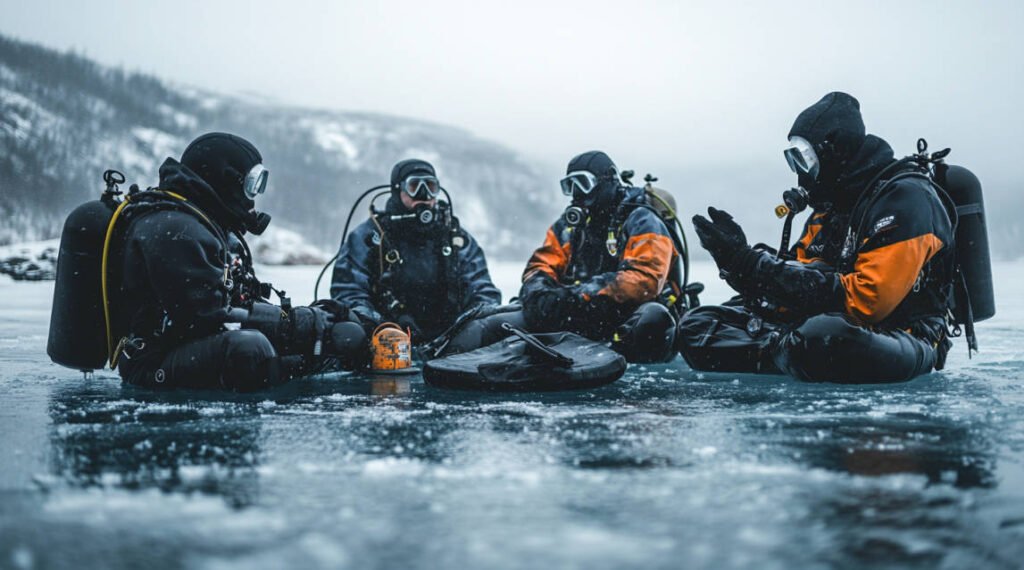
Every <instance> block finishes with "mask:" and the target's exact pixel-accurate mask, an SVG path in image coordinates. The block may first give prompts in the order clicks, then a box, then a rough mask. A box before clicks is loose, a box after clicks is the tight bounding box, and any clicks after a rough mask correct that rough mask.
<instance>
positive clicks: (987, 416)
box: [0, 264, 1024, 570]
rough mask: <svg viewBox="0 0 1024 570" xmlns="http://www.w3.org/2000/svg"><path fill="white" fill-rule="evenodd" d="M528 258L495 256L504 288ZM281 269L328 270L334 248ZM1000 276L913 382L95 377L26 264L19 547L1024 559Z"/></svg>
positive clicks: (848, 562) (13, 391)
mask: <svg viewBox="0 0 1024 570" xmlns="http://www.w3.org/2000/svg"><path fill="white" fill-rule="evenodd" d="M520 270H521V266H520V265H519V264H502V265H498V266H496V267H495V268H494V276H495V279H496V281H497V282H498V283H499V285H500V286H501V287H502V289H503V291H504V293H505V296H506V298H507V297H508V296H509V295H510V294H513V293H514V289H515V280H516V278H517V274H518V272H519V271H520ZM261 271H263V275H264V277H265V278H268V279H271V280H273V281H275V283H276V284H277V285H278V286H280V287H284V288H286V289H288V290H289V293H290V294H292V295H293V297H294V298H295V299H296V301H297V302H306V301H308V300H309V298H310V297H311V295H312V280H313V279H314V278H315V274H316V269H315V268H311V267H298V268H283V267H268V268H261ZM695 274H696V275H697V276H699V277H701V278H703V279H705V280H706V283H707V284H708V285H709V290H710V291H709V293H708V294H706V295H705V301H706V302H712V301H714V300H716V299H720V298H723V297H724V296H725V295H726V291H725V289H724V288H723V287H722V286H721V285H720V284H719V283H718V282H717V280H713V279H711V278H710V277H711V276H713V275H714V272H713V271H712V268H710V267H709V266H707V265H702V264H700V265H698V267H697V268H696V269H695ZM996 276H997V287H998V299H999V303H998V309H999V314H998V315H997V316H996V317H995V318H994V319H992V320H991V321H989V322H986V323H983V324H982V325H981V326H980V327H979V335H980V340H981V343H982V352H981V353H980V354H978V355H975V357H974V359H973V360H968V359H967V357H966V350H965V349H964V346H963V343H962V342H958V344H957V346H956V347H955V348H954V351H953V353H952V355H951V359H950V363H949V368H948V369H947V371H945V372H943V373H939V374H933V375H930V376H928V377H924V378H921V379H918V380H916V381H914V382H910V383H907V384H902V385H896V386H862V387H846V386H836V385H828V384H824V385H807V384H800V383H797V382H793V381H790V380H787V379H784V378H779V377H753V376H745V375H730V374H696V373H694V372H692V371H690V370H689V369H688V368H687V367H686V366H685V364H683V363H682V362H679V361H677V362H674V363H671V364H669V365H663V366H643V367H639V366H637V367H633V368H632V369H631V370H630V371H629V372H628V373H627V375H626V376H625V377H624V378H623V379H622V380H620V381H619V382H616V383H615V384H613V385H611V386H608V387H606V388H602V389H600V390H596V391H593V392H573V393H560V394H523V395H489V394H475V393H464V392H445V391H441V390H436V389H433V388H429V387H427V386H425V385H424V384H423V383H422V381H421V380H419V379H418V378H413V379H412V380H411V381H407V380H404V379H400V380H394V379H386V378H376V379H375V378H367V377H363V376H359V375H354V374H343V375H335V376H328V377H320V378H313V379H306V380H301V381H298V382H296V383H294V384H293V385H290V386H286V387H283V388H281V389H279V390H276V391H272V392H267V393H262V394H255V395H245V396H241V395H232V394H219V393H213V392H209V393H204V392H180V393H157V392H148V391H144V390H138V389H134V388H130V387H125V386H122V385H121V384H120V382H119V381H118V380H117V378H116V376H114V375H112V374H110V373H100V374H98V375H97V377H96V378H95V379H93V380H91V381H84V380H83V379H82V378H81V375H80V374H79V373H77V372H74V371H69V370H65V369H62V368H60V367H58V366H56V365H53V364H50V363H49V361H48V359H47V358H46V354H45V343H46V329H47V325H48V311H49V304H50V295H51V294H52V284H51V283H15V282H13V281H9V280H6V279H4V280H2V281H0V390H2V393H3V399H2V400H0V568H8V567H11V568H21V567H76V568H81V567H95V568H133V567H155V566H168V567H182V568H283V567H291V568H338V567H351V568H464V567H466V568H586V569H588V570H589V569H600V568H622V567H628V568H666V567H670V568H678V567H686V568H759V569H760V568H808V567H810V568H813V567H869V566H870V567H945V568H1019V567H1020V564H1021V560H1024V465H1022V461H1024V386H1022V382H1021V377H1022V375H1024V374H1022V371H1024V324H1022V320H1024V300H1022V297H1024V295H1022V294H1024V264H1003V265H998V266H997V268H996ZM322 287H323V286H322Z"/></svg>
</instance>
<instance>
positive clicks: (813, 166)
mask: <svg viewBox="0 0 1024 570" xmlns="http://www.w3.org/2000/svg"><path fill="white" fill-rule="evenodd" d="M919 150H920V149H919ZM947 152H948V151H947ZM784 154H785V158H786V161H787V163H788V165H789V167H790V169H792V170H793V171H794V172H795V173H796V175H797V181H798V183H799V188H795V189H794V190H792V191H790V192H789V193H787V202H789V203H793V202H796V204H793V206H792V207H793V208H799V207H800V206H801V205H806V204H809V205H810V206H811V207H812V208H813V212H812V213H811V215H810V217H809V218H808V220H807V222H806V224H805V227H804V231H803V236H802V237H801V238H800V239H799V241H798V242H797V243H796V244H795V245H794V247H793V248H791V249H787V248H788V244H786V242H787V241H788V236H786V237H784V238H783V244H784V245H783V248H782V249H786V251H779V252H773V251H771V250H770V248H767V247H764V246H761V247H751V246H750V245H749V244H748V243H747V238H746V236H745V235H744V232H743V230H742V229H741V228H740V226H739V224H737V223H736V222H735V221H734V220H733V218H732V216H730V215H729V214H727V213H726V212H724V211H721V210H717V209H715V208H708V214H709V218H710V219H708V218H704V217H703V216H694V218H693V223H694V226H695V228H696V231H697V235H698V236H699V238H700V241H701V245H703V246H704V248H705V249H707V250H708V252H710V253H711V256H712V258H713V259H714V261H715V263H716V264H717V265H718V268H719V270H720V274H721V276H722V277H723V278H724V279H725V280H726V282H727V283H728V284H729V285H730V286H731V287H732V288H733V289H734V290H735V291H736V292H737V293H739V296H738V297H736V298H734V299H733V300H732V301H730V302H728V303H726V304H725V305H722V306H704V307H700V308H697V309H695V310H693V311H691V312H689V313H688V314H687V315H686V316H685V318H683V319H682V321H681V323H680V326H679V345H680V352H681V353H682V355H683V357H684V358H685V359H686V361H687V362H688V363H689V364H690V366H691V367H692V368H694V369H695V370H708V371H722V372H753V373H766V374H778V373H784V374H788V375H790V376H793V377H795V378H797V379H799V380H803V381H810V382H821V381H831V382H841V383H879V382H899V381H905V380H910V379H912V378H914V377H916V376H918V375H921V374H925V373H927V372H930V371H932V370H941V369H942V368H943V365H944V363H945V360H946V354H947V352H948V350H949V348H950V347H951V345H952V343H951V341H950V340H949V338H948V337H949V336H950V335H949V333H948V332H947V325H948V324H949V323H948V322H947V315H948V314H949V312H950V309H951V303H952V302H953V296H954V280H955V278H956V273H957V267H958V266H957V265H956V262H955V259H956V254H955V251H956V249H955V243H954V231H955V228H956V225H955V223H956V219H957V214H956V210H955V208H954V207H953V205H952V204H950V203H949V197H948V195H947V194H946V193H945V192H944V191H943V190H942V189H941V188H939V187H937V186H936V185H935V184H933V183H932V182H931V180H930V179H929V177H928V170H927V169H926V168H924V167H923V166H922V164H920V163H918V162H915V161H913V160H909V159H903V160H896V159H895V158H894V155H893V150H892V148H891V147H890V146H889V144H888V143H887V142H885V141H884V140H882V139H881V138H879V137H877V136H874V135H870V134H866V131H865V127H864V122H863V119H862V118H861V113H860V104H859V103H858V101H857V100H856V99H855V98H853V97H852V96H850V95H848V94H846V93H840V92H833V93H829V94H828V95H825V96H824V97H823V98H822V99H821V100H820V101H818V102H817V103H815V104H814V105H812V106H810V107H809V108H807V109H806V110H804V111H803V112H802V113H800V115H799V116H798V117H797V118H796V121H795V122H794V124H793V127H792V129H791V130H790V132H789V145H788V147H787V148H786V149H785V152H784ZM800 202H803V203H804V204H800ZM784 235H785V234H784Z"/></svg>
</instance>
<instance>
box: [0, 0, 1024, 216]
mask: <svg viewBox="0 0 1024 570" xmlns="http://www.w3.org/2000/svg"><path fill="white" fill-rule="evenodd" d="M2 4H5V6H4V7H3V14H4V18H3V23H2V24H0V31H2V32H4V33H8V34H12V35H14V36H16V37H19V38H22V39H26V40H31V41H38V42H41V43H44V44H46V45H49V46H53V47H57V48H60V49H74V50H76V51H79V52H80V53H83V54H84V55H86V56H88V57H91V58H95V59H97V60H99V61H100V62H103V63H108V64H113V65H120V66H124V67H125V68H127V69H130V70H137V71H143V72H149V73H154V74H156V75H159V76H161V77H164V78H167V79H169V80H171V81H174V82H177V83H181V84H186V85H191V86H197V87H201V88H204V89H210V90H215V91H222V92H227V93H234V94H247V95H248V96H251V97H264V98H268V99H271V100H274V101H277V102H284V103H288V104H295V105H304V106H316V107H326V108H335V109H345V110H362V111H374V112H381V113H388V114H397V115H403V116H410V117H417V118H423V119H428V120H432V121H437V122H442V123H448V124H452V125H456V126H460V127H463V128H465V129H468V130H470V131H472V132H474V133H476V134H478V135H480V136H483V137H486V138H490V139H493V140H496V141H499V142H502V143H504V144H506V145H509V146H510V147H512V148H514V149H516V150H518V151H519V152H521V153H523V154H524V155H526V156H527V157H529V158H532V159H535V160H537V161H540V162H541V163H543V164H545V165H546V167H548V168H550V170H551V171H552V172H553V176H556V175H557V172H555V169H556V168H562V165H564V163H565V162H566V161H567V159H568V158H570V157H571V156H572V155H573V154H576V153H578V152H580V151H582V150H587V149H590V148H601V149H604V150H606V151H608V152H609V154H611V155H612V157H613V158H614V159H615V160H616V161H617V162H618V163H619V165H620V167H623V168H636V169H637V170H638V171H640V172H641V173H642V172H647V171H652V172H656V173H660V174H661V175H662V177H663V179H664V178H669V179H670V180H666V183H667V185H674V187H675V188H676V189H677V190H678V191H679V192H680V193H683V194H686V193H697V195H699V197H700V198H701V200H700V202H701V203H704V202H707V201H712V198H713V194H714V193H715V192H717V191H718V190H717V188H719V187H720V186H735V185H736V184H737V182H736V181H737V180H738V178H737V172H736V171H737V170H741V169H742V170H743V171H744V172H743V173H742V180H743V182H742V184H744V185H746V184H749V185H750V186H756V187H758V188H750V192H762V190H761V188H760V187H763V188H766V189H767V190H764V191H763V192H767V193H769V194H770V195H771V196H773V198H771V199H770V200H768V199H767V198H766V200H768V201H769V202H770V201H771V200H774V199H775V198H774V196H777V195H778V192H779V191H781V190H782V189H783V188H784V187H785V186H786V185H787V184H789V183H791V182H792V180H791V178H792V176H791V175H790V173H789V172H788V170H787V169H786V166H785V163H784V161H783V160H782V157H781V152H780V149H781V147H782V145H783V144H784V141H785V136H786V133H787V131H788V129H789V126H790V124H791V123H792V120H793V118H794V117H795V116H796V114H797V113H798V112H799V111H800V110H801V109H803V108H805V107H806V106H808V105H809V104H811V103H813V102H814V101H815V100H817V99H818V98H819V97H820V96H821V95H823V94H824V93H826V92H828V91H831V90H844V91H848V92H850V93H852V94H854V95H855V96H856V97H858V99H859V100H860V101H861V107H862V111H863V113H864V116H865V122H866V123H867V126H868V130H869V132H873V133H875V134H878V135H880V136H882V137H883V138H886V139H887V140H889V141H890V142H891V143H892V145H893V146H894V148H895V149H896V151H897V154H906V153H909V152H911V151H912V150H913V147H914V141H916V139H917V137H918V136H925V137H927V138H928V139H929V141H931V143H932V146H933V148H937V147H945V146H951V147H953V148H954V153H955V154H954V155H953V157H954V158H955V159H956V161H957V162H961V163H965V164H970V165H971V167H972V168H973V169H975V170H976V171H978V172H979V173H981V176H982V178H983V181H994V182H995V183H991V182H990V183H989V184H988V188H987V190H988V191H989V195H990V196H992V195H993V193H995V194H1000V193H1008V192H1012V191H1014V190H1015V188H1013V187H1012V186H1014V184H1015V182H1016V181H1017V180H1019V179H1020V177H1019V176H1017V174H1016V172H1015V171H1012V170H1011V169H1013V168H1014V165H1015V164H1016V160H1015V158H1016V157H1015V155H1014V153H1015V151H1016V146H1017V141H1016V138H1015V137H1016V136H1017V134H1018V133H1019V132H1021V131H1022V130H1024V119H1022V118H1021V113H1019V112H1018V110H1017V109H1016V108H1014V107H1015V105H1016V104H1017V102H1018V101H1021V100H1024V86H1022V77H1024V74H1022V71H1024V69H1022V67H1024V63H1022V61H1021V57H1020V56H1021V54H1022V53H1024V40H1022V39H1021V35H1020V33H1019V29H1018V28H1020V27H1021V25H1022V24H1024V4H1022V3H1020V2H1012V1H992V2H980V3H967V2H936V1H922V2H856V3H853V2H846V3H841V4H840V3H831V2H830V3H809V2H794V3H776V2H771V3H769V2H750V3H746V2H700V3H691V2H686V3H684V2H621V3H616V2H597V1H590V2H573V3H569V2H566V3H562V2H558V3H555V2H535V1H532V0H531V1H520V2H515V3H497V2H494V3H490V2H487V3H484V2H468V1H467V2H372V3H370V2H347V3H329V2H322V3H314V2H308V1H291V2H262V1H246V2H215V3H214V2H202V1H193V0H187V1H177V2H144V3H142V2H115V1H109V0H104V1H90V2H82V3H70V2H55V1H50V0H46V1H43V0H37V1H36V2H34V3H31V4H28V3H22V2H14V1H11V0H4V1H3V2H2ZM554 184H555V182H554V181H552V188H554ZM763 192H762V193H763ZM709 195H710V197H709Z"/></svg>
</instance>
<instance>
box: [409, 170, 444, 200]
mask: <svg viewBox="0 0 1024 570" xmlns="http://www.w3.org/2000/svg"><path fill="white" fill-rule="evenodd" d="M402 191H403V192H405V193H406V194H408V195H409V197H410V198H412V199H414V200H433V199H434V198H437V195H438V194H439V193H440V192H441V183H440V182H438V181H437V177H436V176H418V175H413V176H409V177H408V178H406V179H405V180H403V181H402Z"/></svg>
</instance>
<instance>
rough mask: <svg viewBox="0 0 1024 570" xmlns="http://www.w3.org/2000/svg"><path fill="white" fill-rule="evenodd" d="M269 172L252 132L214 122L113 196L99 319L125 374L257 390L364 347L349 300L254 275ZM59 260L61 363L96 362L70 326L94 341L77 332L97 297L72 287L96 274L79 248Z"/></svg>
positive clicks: (153, 381)
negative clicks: (317, 297)
mask: <svg viewBox="0 0 1024 570" xmlns="http://www.w3.org/2000/svg"><path fill="white" fill-rule="evenodd" d="M268 177H269V171H268V170H267V169H266V168H265V167H264V166H263V158H262V156H261V155H260V153H259V151H258V150H257V149H256V148H255V147H254V146H253V145H252V144H251V143H250V142H248V141H246V140H244V139H242V138H240V137H237V136H235V135H231V134H226V133H208V134H204V135H202V136H200V137H198V138H197V139H195V140H194V141H192V142H191V143H190V144H189V145H188V147H187V148H186V149H185V151H184V153H182V155H181V160H180V161H178V160H175V159H173V158H167V159H166V161H165V162H164V163H163V165H162V166H161V167H160V182H159V186H158V188H156V189H150V190H146V191H138V189H137V187H133V189H132V192H131V193H129V194H128V195H127V196H126V197H125V198H124V199H123V200H122V201H120V202H112V203H111V205H113V204H115V203H116V204H118V207H117V208H116V210H113V211H112V212H110V213H108V214H107V219H108V220H109V222H107V221H106V220H104V225H103V229H106V236H107V238H106V243H105V245H104V247H103V263H102V267H103V274H102V279H103V299H102V304H103V307H104V309H103V310H104V312H105V313H106V314H105V315H103V314H101V315H100V318H99V319H98V320H99V321H100V322H101V323H102V322H103V320H104V317H106V320H107V322H108V324H107V328H106V333H107V334H106V339H107V340H106V342H107V347H106V350H104V351H103V352H104V353H105V354H104V355H103V356H101V357H100V360H101V361H102V360H104V359H107V358H109V362H110V365H111V367H112V368H113V367H115V366H116V367H117V369H118V371H119V373H120V375H121V378H122V379H123V380H125V381H127V382H129V383H131V384H136V385H141V386H148V387H163V388H185V387H189V388H223V389H231V390H238V391H249V390H257V389H261V388H266V387H269V386H274V385H277V384H281V383H283V382H285V381H287V380H288V379H290V378H291V377H293V376H295V375H299V374H305V373H308V372H311V371H314V370H316V369H317V367H319V366H321V365H323V364H324V363H325V362H327V361H328V357H331V359H333V361H334V362H335V364H336V363H338V362H342V363H344V362H349V361H353V359H355V358H356V357H357V356H358V355H356V354H355V351H354V349H355V348H356V347H359V346H360V345H361V344H362V343H363V342H364V341H365V336H364V333H363V331H362V328H361V327H360V326H359V325H358V324H356V323H355V322H354V321H351V320H349V318H348V316H347V315H346V312H345V311H344V309H343V308H342V307H339V306H337V304H335V303H332V302H330V301H327V302H323V303H320V306H319V307H294V308H292V307H291V306H290V303H288V302H287V299H286V298H284V295H283V293H279V295H280V296H281V297H282V302H283V305H284V306H278V305H274V304H270V303H269V302H268V301H267V300H266V298H267V297H269V295H270V289H271V287H270V286H269V285H268V284H264V283H260V282H259V281H258V280H257V279H256V277H255V273H254V271H253V266H252V258H251V256H250V255H249V250H248V247H247V246H246V245H245V240H244V237H243V235H244V234H245V233H246V232H250V233H253V234H260V233H262V232H263V231H264V230H265V229H266V227H267V224H268V223H269V222H270V216H268V215H267V214H264V213H260V212H257V211H256V210H255V207H256V200H257V199H258V198H259V196H260V195H261V194H263V192H264V191H265V190H266V187H267V180H268ZM120 181H123V177H121V178H120ZM109 190H110V186H108V191H109ZM105 198H109V196H107V197H105ZM97 203H98V202H97ZM90 204H92V203H90ZM86 206H89V204H86V205H85V206H83V208H85V207H86ZM74 216H75V213H74V212H73V213H72V215H71V216H69V223H68V224H66V225H65V235H64V237H63V238H62V245H61V248H62V252H63V251H64V250H65V247H66V246H67V247H70V246H71V245H72V244H71V243H67V244H66V243H65V242H67V241H69V240H73V239H74V235H73V234H71V233H69V229H68V228H70V227H72V226H75V225H76V224H73V223H72V219H73V217H74ZM108 249H109V251H108ZM62 255H63V254H62ZM63 261H64V263H65V265H61V261H58V266H59V267H58V278H57V285H56V288H55V295H54V317H53V321H51V334H50V343H49V347H48V351H49V352H50V355H51V357H52V358H53V359H54V360H55V361H58V362H60V363H61V364H64V365H69V366H75V367H78V368H81V369H86V368H91V367H94V365H93V364H85V361H86V360H88V358H84V357H83V358H75V357H74V356H75V355H73V354H72V355H71V356H69V353H70V352H73V346H69V345H73V344H74V341H73V340H72V339H73V337H77V338H79V339H80V341H78V342H82V343H83V344H88V343H89V342H91V339H89V338H85V337H84V336H83V335H85V336H88V333H85V332H82V331H81V329H79V332H77V333H75V330H76V329H75V327H74V326H73V324H74V320H75V319H76V318H78V316H76V315H79V316H80V314H81V313H76V311H78V310H79V308H80V306H82V305H84V304H86V303H87V302H88V301H89V300H88V299H86V300H85V301H82V302H78V303H76V302H75V296H74V293H76V292H78V291H87V290H92V289H93V288H96V289H98V284H93V283H85V282H78V281H76V279H81V274H84V272H79V271H71V270H70V269H72V267H71V265H68V264H72V263H75V258H74V256H64V260H63ZM97 266H99V264H97ZM91 320H92V321H95V320H97V319H91ZM93 326H95V325H93ZM72 333H74V334H72ZM79 356H81V355H79ZM76 362H79V363H81V364H79V363H76Z"/></svg>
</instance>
